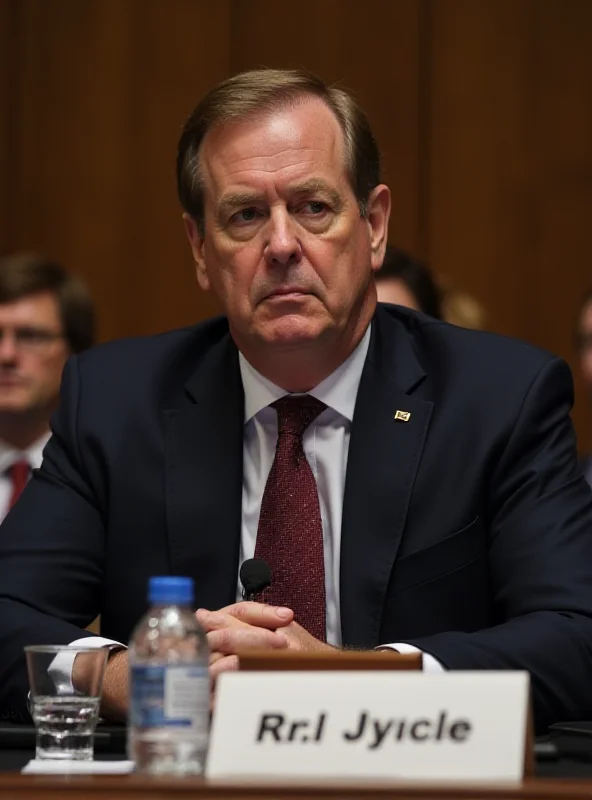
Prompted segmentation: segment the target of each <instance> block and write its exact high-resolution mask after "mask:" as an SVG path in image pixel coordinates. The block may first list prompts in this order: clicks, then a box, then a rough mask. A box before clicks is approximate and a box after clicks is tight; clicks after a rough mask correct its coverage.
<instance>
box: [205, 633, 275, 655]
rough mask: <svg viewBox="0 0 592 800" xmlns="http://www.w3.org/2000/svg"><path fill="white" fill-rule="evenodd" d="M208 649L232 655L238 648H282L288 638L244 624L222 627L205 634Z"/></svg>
mask: <svg viewBox="0 0 592 800" xmlns="http://www.w3.org/2000/svg"><path fill="white" fill-rule="evenodd" d="M206 635H207V639H208V645H209V647H210V651H212V652H214V653H222V654H224V655H232V654H234V653H236V652H238V651H239V650H246V649H253V648H256V649H258V650H260V649H263V650H284V649H286V648H287V646H288V640H287V639H286V637H285V636H284V635H283V634H281V633H275V632H273V631H268V630H265V628H254V627H249V626H245V627H242V628H222V629H221V630H217V631H210V632H209V633H207V634H206Z"/></svg>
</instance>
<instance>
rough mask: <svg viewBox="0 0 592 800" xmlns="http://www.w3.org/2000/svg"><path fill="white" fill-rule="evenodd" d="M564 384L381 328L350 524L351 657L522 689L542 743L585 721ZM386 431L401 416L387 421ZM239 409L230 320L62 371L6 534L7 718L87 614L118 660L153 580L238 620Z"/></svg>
mask: <svg viewBox="0 0 592 800" xmlns="http://www.w3.org/2000/svg"><path fill="white" fill-rule="evenodd" d="M571 404H572V382H571V375H570V372H569V369H568V368H567V366H566V365H565V363H564V362H563V361H561V360H559V359H557V358H554V357H553V356H551V355H549V354H547V353H545V352H542V351H540V350H537V349H535V348H533V347H531V346H529V345H527V344H524V343H522V342H518V341H513V340H509V339H505V338H502V337H498V336H494V335H491V334H485V333H479V332H474V331H466V330H462V329H460V328H455V327H453V326H450V325H446V324H444V323H441V322H437V321H435V320H432V319H429V318H427V317H423V316H422V315H419V314H416V313H414V312H411V311H407V310H405V309H401V308H397V307H393V306H383V307H379V309H378V310H377V312H376V314H375V317H374V320H373V325H372V336H371V341H370V347H369V352H368V356H367V359H366V363H365V366H364V370H363V374H362V379H361V383H360V387H359V392H358V396H357V400H356V407H355V413H354V419H353V424H352V430H351V439H350V447H349V456H348V465H347V476H346V486H345V496H344V506H343V524H342V544H341V569H340V575H339V580H340V592H341V626H342V637H343V643H344V645H348V646H354V647H363V648H372V647H375V646H376V645H378V644H381V643H389V642H410V643H412V644H414V645H416V646H417V647H419V648H421V649H422V650H424V651H426V652H428V653H432V654H433V655H434V656H435V657H436V658H437V659H439V660H440V661H441V662H442V663H443V664H444V665H445V666H446V667H448V668H450V669H500V668H512V669H527V670H529V671H530V673H531V675H532V679H533V690H534V709H535V717H536V722H537V727H538V728H539V729H540V728H543V727H544V726H545V725H547V724H549V723H551V722H553V721H556V720H558V719H575V718H590V717H592V680H591V678H592V493H591V491H590V489H589V487H588V485H587V484H586V482H585V480H584V478H583V477H582V475H581V472H580V471H579V468H578V465H577V458H576V448H575V437H574V433H573V429H572V425H571V422H570V419H569V411H570V408H571ZM397 410H400V411H405V412H407V413H408V414H409V415H410V416H409V419H408V421H406V422H404V421H402V420H397V419H395V414H396V412H397ZM243 425H244V398H243V390H242V384H241V378H240V373H239V366H238V353H237V349H236V347H235V345H234V344H233V342H232V340H231V338H230V336H229V334H228V325H227V322H226V320H224V319H216V320H211V321H208V322H206V323H203V324H201V325H198V326H196V327H193V328H189V329H186V330H181V331H175V332H172V333H166V334H162V335H159V336H155V337H151V338H144V339H133V340H125V341H120V342H114V343H110V344H107V345H103V346H101V347H99V348H96V349H95V350H93V351H90V352H88V353H85V354H83V355H82V356H79V357H76V358H72V359H71V360H70V362H69V363H68V365H67V367H66V370H65V373H64V379H63V385H62V401H61V405H60V408H59V410H58V412H57V413H56V415H55V417H54V420H53V433H54V435H53V437H52V439H51V440H50V442H49V444H48V445H47V448H46V450H45V459H44V462H43V466H42V467H41V469H40V470H39V471H38V472H37V473H36V474H35V476H34V477H33V479H32V481H31V482H30V483H29V485H28V487H27V488H26V490H25V492H24V494H23V496H22V498H21V500H20V501H19V503H18V504H17V506H16V507H15V508H14V509H13V511H12V512H11V513H10V514H9V515H8V517H7V519H6V520H5V522H4V524H3V526H2V529H1V531H0V707H1V708H2V709H3V710H4V713H9V712H11V713H13V712H17V713H20V712H22V711H23V710H24V707H25V698H26V693H27V680H26V674H25V670H24V663H23V655H22V648H23V645H25V644H32V643H61V642H63V643H67V642H70V641H72V640H74V639H76V638H79V637H80V636H82V635H84V634H83V632H82V631H81V628H83V627H84V626H85V625H87V624H88V623H89V622H91V620H92V619H93V618H94V617H95V616H96V615H97V614H98V613H100V614H101V616H102V632H103V634H104V635H105V636H109V637H112V638H114V639H118V640H120V641H123V642H125V641H127V640H128V639H129V636H130V633H131V631H132V629H133V626H134V624H135V623H136V622H137V620H138V619H139V617H140V616H141V615H142V613H143V612H144V611H145V609H146V600H145V596H146V587H147V581H148V578H149V577H150V576H151V575H157V574H167V573H170V574H182V575H189V576H191V577H192V578H194V580H195V585H196V594H197V596H196V604H197V605H199V606H205V607H208V608H218V607H221V606H224V605H226V604H228V603H232V602H233V601H234V599H235V591H236V581H237V573H238V568H239V563H238V558H239V542H240V531H241V492H242V448H243Z"/></svg>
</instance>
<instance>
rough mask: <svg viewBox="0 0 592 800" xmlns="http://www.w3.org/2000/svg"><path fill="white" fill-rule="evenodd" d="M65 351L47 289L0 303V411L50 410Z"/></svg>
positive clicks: (58, 319)
mask: <svg viewBox="0 0 592 800" xmlns="http://www.w3.org/2000/svg"><path fill="white" fill-rule="evenodd" d="M69 354H70V349H69V347H68V343H67V342H66V339H65V338H64V332H63V327H62V320H61V317H60V310H59V306H58V301H57V299H56V298H55V297H54V295H53V294H52V293H51V292H39V293H38V294H34V295H28V296H26V297H22V298H20V299H18V300H14V301H12V302H10V303H1V304H0V414H19V415H23V414H27V413H35V412H39V411H51V410H52V409H53V407H54V406H55V405H56V404H57V399H58V395H59V388H60V382H61V377H62V370H63V368H64V365H65V363H66V359H67V358H68V356H69Z"/></svg>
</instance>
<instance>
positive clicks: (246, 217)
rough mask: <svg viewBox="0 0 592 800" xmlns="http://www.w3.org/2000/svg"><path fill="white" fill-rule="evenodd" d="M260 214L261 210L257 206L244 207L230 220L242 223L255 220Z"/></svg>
mask: <svg viewBox="0 0 592 800" xmlns="http://www.w3.org/2000/svg"><path fill="white" fill-rule="evenodd" d="M258 216H259V212H258V211H257V209H256V208H242V209H241V210H240V211H237V212H236V214H233V215H232V217H231V220H230V221H231V222H233V223H237V224H239V225H241V224H245V223H247V222H253V220H255V219H257V217H258Z"/></svg>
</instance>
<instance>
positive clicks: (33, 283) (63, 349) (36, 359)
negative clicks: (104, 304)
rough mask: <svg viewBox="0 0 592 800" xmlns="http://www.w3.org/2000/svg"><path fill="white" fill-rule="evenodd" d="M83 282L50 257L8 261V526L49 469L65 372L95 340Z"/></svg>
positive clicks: (3, 352) (1, 329)
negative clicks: (32, 480) (35, 474)
mask: <svg viewBox="0 0 592 800" xmlns="http://www.w3.org/2000/svg"><path fill="white" fill-rule="evenodd" d="M94 329H95V314H94V308H93V304H92V301H91V298H90V294H89V291H88V289H87V287H86V285H85V284H84V283H83V281H82V280H81V279H80V278H79V277H77V276H74V275H70V274H68V273H67V272H66V270H65V269H64V268H63V267H61V266H60V265H59V264H56V263H55V262H53V261H50V260H49V259H47V258H44V257H42V256H36V255H28V254H15V255H10V256H6V257H4V258H0V520H1V519H4V517H5V516H6V514H7V512H8V510H9V509H10V508H11V507H12V506H13V505H14V503H15V502H16V501H17V499H18V497H19V495H20V493H21V492H22V490H23V489H24V487H25V485H26V483H27V481H28V479H29V477H30V474H31V470H33V469H37V468H38V467H40V466H41V461H42V454H43V448H44V447H45V445H46V443H47V441H48V439H49V436H50V431H49V418H50V416H51V414H52V413H53V411H54V410H55V408H56V407H57V404H58V397H59V388H60V382H61V378H62V370H63V368H64V364H65V363H66V359H67V358H68V356H69V355H70V354H72V353H80V352H82V351H83V350H86V348H88V347H90V346H91V345H92V344H93V342H94V332H95V330H94Z"/></svg>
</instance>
